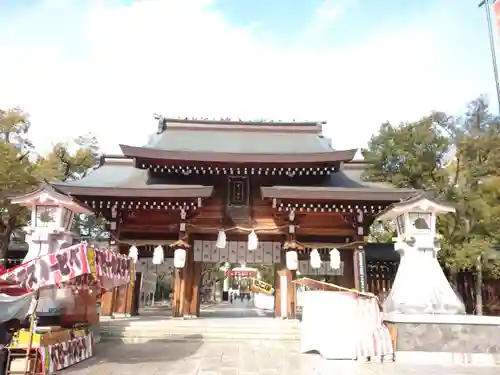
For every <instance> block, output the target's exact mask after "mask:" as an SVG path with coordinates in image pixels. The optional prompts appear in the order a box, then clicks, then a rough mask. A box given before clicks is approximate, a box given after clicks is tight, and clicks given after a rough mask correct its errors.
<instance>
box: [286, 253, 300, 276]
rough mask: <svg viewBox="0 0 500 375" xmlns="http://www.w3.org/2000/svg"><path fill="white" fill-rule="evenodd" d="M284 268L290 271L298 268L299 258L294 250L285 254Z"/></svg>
mask: <svg viewBox="0 0 500 375" xmlns="http://www.w3.org/2000/svg"><path fill="white" fill-rule="evenodd" d="M286 268H288V269H289V270H290V271H295V270H297V268H299V258H298V256H297V252H296V251H295V250H289V251H287V252H286Z"/></svg>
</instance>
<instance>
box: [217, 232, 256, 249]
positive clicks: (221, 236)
mask: <svg viewBox="0 0 500 375" xmlns="http://www.w3.org/2000/svg"><path fill="white" fill-rule="evenodd" d="M226 245H227V238H226V232H224V231H223V230H219V233H218V234H217V241H215V246H216V247H217V248H219V249H224V248H225V247H226ZM247 245H248V250H250V251H254V250H257V248H258V247H259V238H258V237H257V233H255V231H254V230H252V231H251V232H250V233H249V234H248V243H247Z"/></svg>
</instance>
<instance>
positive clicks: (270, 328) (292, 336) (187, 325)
mask: <svg viewBox="0 0 500 375" xmlns="http://www.w3.org/2000/svg"><path fill="white" fill-rule="evenodd" d="M176 322H178V324H175V323H176ZM150 323H151V322H144V321H143V322H136V323H132V324H130V323H129V324H123V323H120V322H112V323H108V324H101V327H100V328H101V334H102V337H103V339H121V340H122V341H128V342H142V341H148V340H172V341H190V340H203V341H206V340H215V341H220V340H222V341H225V340H280V341H297V340H299V339H300V328H299V326H298V324H296V322H279V321H278V322H277V321H274V322H272V323H268V324H266V323H264V324H262V323H261V322H259V323H260V324H259V323H257V322H255V323H254V324H241V323H240V324H238V323H231V322H230V323H227V322H226V324H212V323H213V322H210V323H207V322H203V320H201V319H200V320H198V321H182V320H180V321H172V320H170V321H166V322H164V323H163V324H162V323H160V322H157V323H156V324H150ZM287 323H288V324H287ZM131 340H132V341H131Z"/></svg>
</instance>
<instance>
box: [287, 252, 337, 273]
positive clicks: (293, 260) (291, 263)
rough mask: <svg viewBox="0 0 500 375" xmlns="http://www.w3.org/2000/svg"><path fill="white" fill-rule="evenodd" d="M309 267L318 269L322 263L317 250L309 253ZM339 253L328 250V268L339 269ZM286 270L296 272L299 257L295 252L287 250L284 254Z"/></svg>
mask: <svg viewBox="0 0 500 375" xmlns="http://www.w3.org/2000/svg"><path fill="white" fill-rule="evenodd" d="M309 261H310V262H311V267H312V268H314V269H318V268H320V267H321V264H322V263H323V262H322V260H321V257H320V255H319V252H318V250H317V249H313V250H312V251H311V255H310V260H309ZM340 264H341V261H340V252H339V251H338V250H337V249H332V250H330V268H331V269H333V270H338V269H340ZM286 268H288V269H289V270H291V271H296V270H297V269H298V268H299V257H298V254H297V251H296V250H288V251H287V252H286Z"/></svg>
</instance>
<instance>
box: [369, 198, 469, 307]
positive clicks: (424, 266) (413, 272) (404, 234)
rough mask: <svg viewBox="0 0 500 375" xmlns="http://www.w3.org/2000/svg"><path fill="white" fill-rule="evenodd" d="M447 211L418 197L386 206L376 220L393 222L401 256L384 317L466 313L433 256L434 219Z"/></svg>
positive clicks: (440, 205)
mask: <svg viewBox="0 0 500 375" xmlns="http://www.w3.org/2000/svg"><path fill="white" fill-rule="evenodd" d="M450 212H455V209H454V208H453V207H451V206H447V205H444V204H442V203H438V202H436V201H433V200H431V199H429V198H427V197H425V196H424V195H417V196H415V197H413V198H410V199H408V200H406V201H403V202H399V203H395V204H393V205H391V206H389V207H388V208H387V209H386V210H385V211H383V212H381V213H380V214H379V215H378V217H377V218H376V220H379V221H393V222H395V223H396V229H397V241H396V244H395V250H396V251H398V252H399V253H400V255H401V260H400V263H399V267H398V271H397V274H396V278H395V279H394V283H393V285H392V288H391V291H390V293H389V296H388V297H387V299H386V300H385V302H384V312H385V313H386V314H390V313H403V314H463V313H465V307H464V305H463V303H462V301H461V300H460V299H459V298H458V297H457V295H456V294H455V292H454V291H453V289H452V288H451V286H450V284H449V283H448V280H447V279H446V277H445V275H444V273H443V270H442V269H441V266H440V265H439V262H438V260H437V257H436V255H437V251H438V250H439V244H438V239H437V236H436V218H437V216H438V215H439V214H445V213H450Z"/></svg>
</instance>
